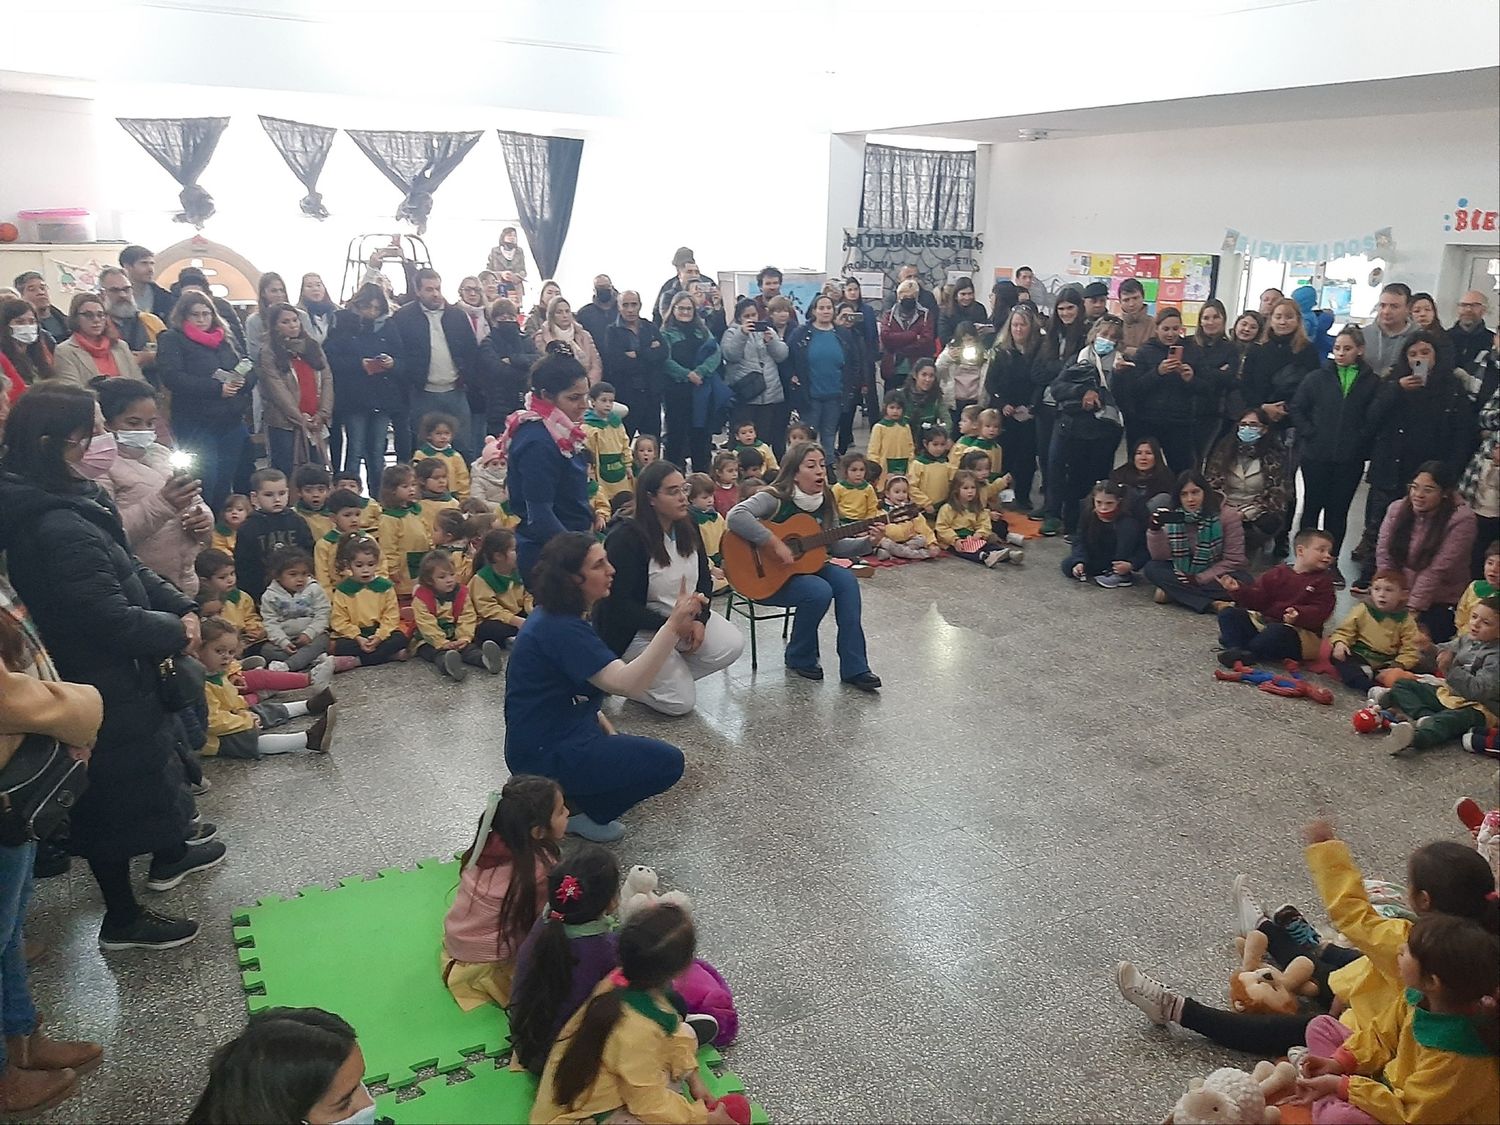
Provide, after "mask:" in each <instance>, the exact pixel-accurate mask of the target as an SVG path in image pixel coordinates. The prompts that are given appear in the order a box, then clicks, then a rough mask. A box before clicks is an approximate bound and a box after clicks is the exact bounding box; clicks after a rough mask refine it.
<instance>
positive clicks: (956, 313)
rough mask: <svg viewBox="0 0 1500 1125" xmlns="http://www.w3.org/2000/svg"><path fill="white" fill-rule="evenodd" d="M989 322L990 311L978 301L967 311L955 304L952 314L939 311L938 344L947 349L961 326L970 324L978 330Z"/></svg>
mask: <svg viewBox="0 0 1500 1125" xmlns="http://www.w3.org/2000/svg"><path fill="white" fill-rule="evenodd" d="M989 322H990V313H989V310H988V309H986V308H985V307H984V306H983V305H982V304H980V303H979V302H978V301H975V302H974V303H973V304H972V305H970V306H969V307H968V308H966V309H965V308H960V307H959V305H958V303H957V302H955V303H954V305H953V311H952V312H951V313H945V312H943V311H942V310H941V309H939V310H938V318H937V338H938V343H940V344H941V345H942V346H943V347H945V348H946V347H947V346H948V342H949V341H950V340H952V339H953V334H954V333H955V332H957V331H958V326H959V325H960V324H970V325H973V326H974V327H975V328H978V327H979V326H980V325H981V324H988V323H989Z"/></svg>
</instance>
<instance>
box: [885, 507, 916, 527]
mask: <svg viewBox="0 0 1500 1125" xmlns="http://www.w3.org/2000/svg"><path fill="white" fill-rule="evenodd" d="M921 514H922V509H921V508H919V507H917V506H916V505H915V504H912V503H906V504H902V505H901V506H900V507H897V508H885V509H882V512H881V518H882V519H884V520H885V521H886V522H887V523H905V522H906V521H907V520H914V519H916V518H917V517H918V516H920V515H921Z"/></svg>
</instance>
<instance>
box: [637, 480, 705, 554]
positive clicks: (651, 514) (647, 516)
mask: <svg viewBox="0 0 1500 1125" xmlns="http://www.w3.org/2000/svg"><path fill="white" fill-rule="evenodd" d="M681 472H682V470H681V469H679V468H678V467H677V466H676V465H674V464H672V462H670V461H653V462H651V464H649V465H647V466H646V467H645V468H644V469H643V470H641V475H640V476H638V477H636V479H635V512H634V514H633V515H632V516H631V517H630V522H631V523H632V524H633V525H634V526H635V529H636V530H637V531H639V532H640V533H641V537H642V538H644V539H645V540H646V546H647V547H648V548H649V549H650V551H651V558H652V559H653V560H655V562H656V565H657V566H669V565H670V564H671V562H672V560H671V557H670V556H669V555H668V554H667V537H666V535H664V534H663V533H662V528H661V520H660V518H658V517H657V514H656V509H655V508H654V507H652V506H651V504H650V503H649V502H648V497H655V496H656V494H657V493H658V492H660V491H661V486H662V483H663V482H664V481H665V480H666V479H667V478H668V477H669V476H671V475H672V474H673V473H678V474H681ZM672 537H673V539H674V540H675V541H676V543H677V553H678V555H680V556H681V557H682V558H685V559H689V558H692V557H693V556H694V555H696V554H697V553H698V552H699V550H701V549H702V546H703V541H702V539H701V537H700V536H699V534H698V526H697V524H695V523H693V518H692V516H688V517H687V518H685V519H680V520H677V521H676V522H675V523H674V524H673V525H672Z"/></svg>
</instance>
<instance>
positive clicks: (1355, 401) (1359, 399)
mask: <svg viewBox="0 0 1500 1125" xmlns="http://www.w3.org/2000/svg"><path fill="white" fill-rule="evenodd" d="M1379 389H1380V379H1379V377H1378V376H1377V375H1376V374H1375V372H1373V371H1371V370H1370V365H1369V364H1367V363H1366V362H1365V361H1364V360H1360V361H1359V373H1358V374H1357V375H1355V376H1354V382H1353V383H1352V384H1351V385H1350V387H1349V393H1348V394H1347V395H1346V394H1345V393H1344V391H1343V388H1342V387H1341V386H1340V385H1339V373H1338V369H1337V368H1336V367H1335V366H1333V364H1332V363H1331V362H1330V363H1329V364H1328V365H1326V366H1324V367H1321V368H1319V369H1318V370H1317V371H1314V372H1313V373H1312V374H1311V375H1309V376H1308V377H1307V378H1306V379H1304V380H1303V381H1302V386H1300V387H1298V388H1297V397H1296V398H1294V399H1293V400H1292V403H1291V407H1292V425H1293V426H1295V427H1296V428H1297V448H1298V449H1299V450H1301V452H1302V456H1303V458H1304V459H1305V460H1308V461H1343V462H1352V461H1363V460H1364V459H1365V456H1366V455H1367V453H1368V452H1369V448H1370V408H1371V407H1372V406H1374V405H1375V395H1376V392H1377V391H1378V390H1379Z"/></svg>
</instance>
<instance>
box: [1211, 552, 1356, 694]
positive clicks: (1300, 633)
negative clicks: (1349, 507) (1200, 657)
mask: <svg viewBox="0 0 1500 1125" xmlns="http://www.w3.org/2000/svg"><path fill="white" fill-rule="evenodd" d="M1331 566H1333V537H1332V536H1330V535H1329V534H1328V532H1326V531H1321V530H1319V529H1318V528H1313V527H1310V528H1308V529H1307V530H1305V531H1299V532H1298V533H1297V538H1296V539H1294V540H1293V541H1292V565H1291V566H1288V565H1287V564H1286V563H1279V564H1278V565H1276V566H1273V567H1272V568H1271V569H1270V570H1268V571H1266V572H1265V573H1264V574H1262V575H1261V576H1260V577H1259V578H1257V579H1256V580H1255V581H1254V582H1251V583H1248V584H1247V583H1242V582H1241V581H1240V580H1239V579H1237V578H1235V577H1234V576H1233V575H1225V576H1224V577H1223V578H1220V579H1219V583H1220V585H1222V586H1223V587H1224V589H1225V590H1226V591H1227V592H1228V594H1229V596H1230V598H1232V599H1233V600H1234V602H1235V603H1236V604H1234V605H1232V606H1226V607H1225V608H1223V609H1221V610H1219V643H1220V644H1221V645H1223V646H1224V649H1223V651H1222V652H1220V653H1219V663H1220V664H1222V665H1224V667H1226V668H1233V667H1234V666H1235V665H1236V664H1258V663H1260V664H1273V663H1279V662H1280V661H1283V660H1312V659H1313V658H1314V657H1316V656H1317V655H1318V650H1319V648H1321V647H1322V638H1323V626H1324V625H1325V624H1327V622H1328V618H1329V617H1330V616H1331V615H1332V614H1333V599H1334V589H1333V576H1332V575H1331V574H1330V573H1329V568H1330V567H1331Z"/></svg>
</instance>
